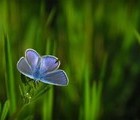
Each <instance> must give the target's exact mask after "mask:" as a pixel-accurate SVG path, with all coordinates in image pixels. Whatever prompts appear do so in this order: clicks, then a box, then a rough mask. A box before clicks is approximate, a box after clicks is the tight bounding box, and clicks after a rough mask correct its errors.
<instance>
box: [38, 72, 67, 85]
mask: <svg viewBox="0 0 140 120" xmlns="http://www.w3.org/2000/svg"><path fill="white" fill-rule="evenodd" d="M40 81H42V82H44V83H49V84H53V85H58V86H66V85H67V84H68V81H69V80H68V77H67V75H66V73H65V72H64V71H63V70H55V71H53V72H50V73H47V74H46V75H44V76H43V77H42V78H41V80H40Z"/></svg>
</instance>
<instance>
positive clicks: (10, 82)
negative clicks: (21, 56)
mask: <svg viewBox="0 0 140 120" xmlns="http://www.w3.org/2000/svg"><path fill="white" fill-rule="evenodd" d="M4 42H5V66H6V88H7V97H8V99H9V102H10V114H11V113H13V112H14V111H15V109H16V96H15V90H14V89H15V84H14V75H13V67H12V57H11V52H10V51H11V49H10V43H9V40H8V38H7V36H6V35H5V38H4Z"/></svg>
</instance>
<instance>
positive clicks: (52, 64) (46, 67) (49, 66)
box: [40, 55, 60, 75]
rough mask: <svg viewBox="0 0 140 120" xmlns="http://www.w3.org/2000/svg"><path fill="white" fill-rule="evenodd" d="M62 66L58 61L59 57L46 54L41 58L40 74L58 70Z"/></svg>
mask: <svg viewBox="0 0 140 120" xmlns="http://www.w3.org/2000/svg"><path fill="white" fill-rule="evenodd" d="M59 66H60V61H58V58H56V57H54V56H51V55H46V56H43V57H42V58H41V64H40V74H41V75H42V74H45V73H47V72H51V71H54V70H56V69H57V68H58V67H59Z"/></svg>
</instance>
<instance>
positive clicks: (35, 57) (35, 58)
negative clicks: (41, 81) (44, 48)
mask: <svg viewBox="0 0 140 120" xmlns="http://www.w3.org/2000/svg"><path fill="white" fill-rule="evenodd" d="M25 58H26V60H27V62H28V64H29V65H30V66H31V69H32V70H33V71H35V69H37V68H38V67H39V64H40V55H39V54H38V53H37V52H36V51H35V50H33V49H27V50H26V51H25Z"/></svg>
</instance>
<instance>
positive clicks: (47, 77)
mask: <svg viewBox="0 0 140 120" xmlns="http://www.w3.org/2000/svg"><path fill="white" fill-rule="evenodd" d="M59 66H60V61H58V58H56V57H55V56H52V55H45V56H42V57H41V56H40V55H39V54H38V53H37V52H36V51H35V50H33V49H27V50H26V52H25V57H21V58H20V60H19V61H18V63H17V68H18V70H19V72H21V73H22V74H23V75H25V76H27V77H29V78H31V79H33V80H35V81H38V80H39V81H41V82H44V83H48V84H52V85H58V86H66V85H67V84H68V77H67V75H66V73H65V72H64V71H63V70H60V69H58V67H59Z"/></svg>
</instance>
